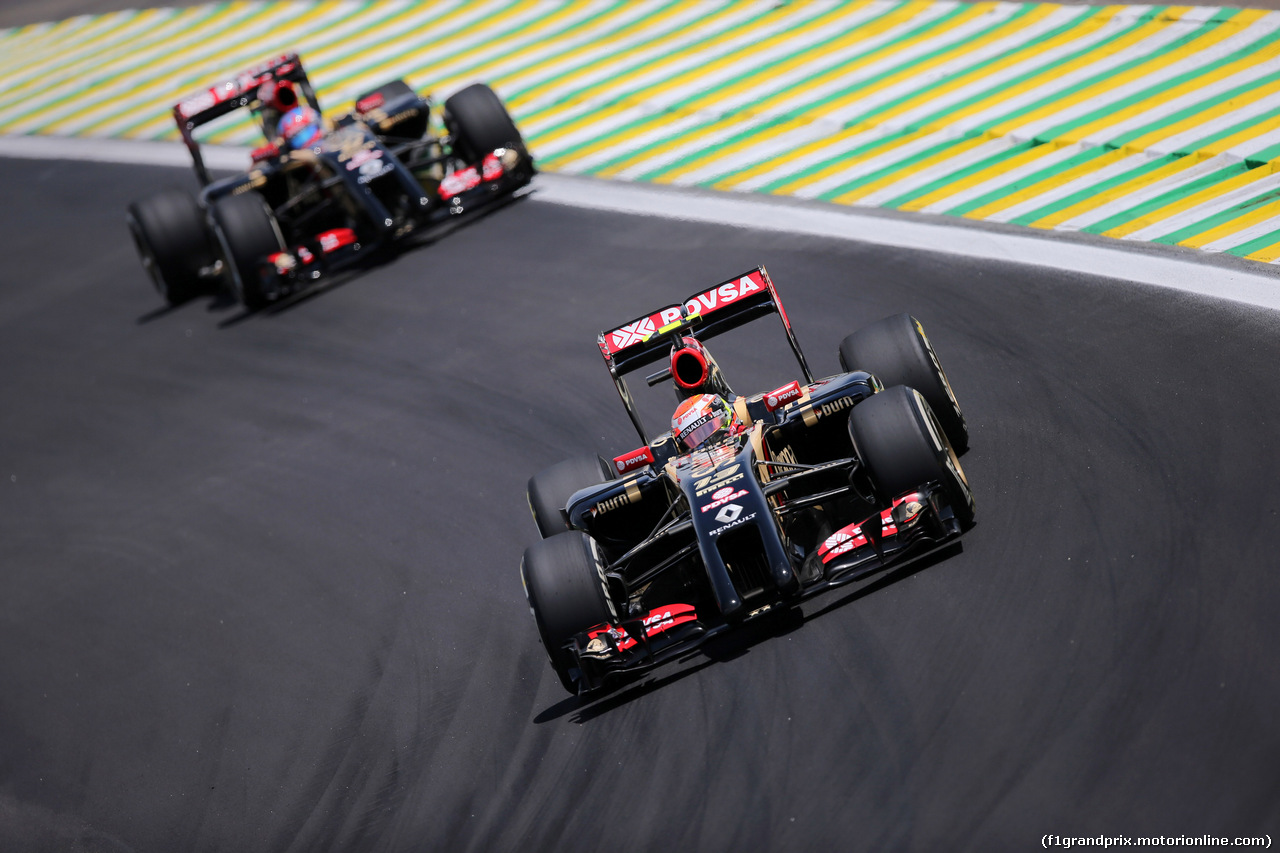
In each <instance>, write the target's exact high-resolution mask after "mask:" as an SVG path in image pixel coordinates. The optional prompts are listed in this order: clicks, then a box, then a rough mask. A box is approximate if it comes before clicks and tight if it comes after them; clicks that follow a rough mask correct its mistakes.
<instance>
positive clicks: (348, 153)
mask: <svg viewBox="0 0 1280 853" xmlns="http://www.w3.org/2000/svg"><path fill="white" fill-rule="evenodd" d="M376 145H377V143H375V142H374V141H373V140H372V139H369V138H368V137H367V136H365V131H364V130H362V129H361V128H360V127H356V126H352V127H346V128H343V129H342V130H339V131H338V132H337V133H335V134H332V135H331V136H329V137H328V138H327V139H325V140H324V141H323V142H321V147H322V148H323V149H324V150H325V151H333V152H335V153H336V154H337V155H338V162H339V163H345V162H347V161H348V160H354V159H355V158H356V157H357V156H361V157H367V155H362V154H361V153H360V152H362V151H371V150H373V149H374V148H375V147H376ZM348 168H350V167H348Z"/></svg>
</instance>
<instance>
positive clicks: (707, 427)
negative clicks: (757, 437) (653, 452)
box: [671, 394, 739, 451]
mask: <svg viewBox="0 0 1280 853" xmlns="http://www.w3.org/2000/svg"><path fill="white" fill-rule="evenodd" d="M738 426H739V423H738V417H737V415H735V414H734V412H733V409H732V408H731V407H730V406H729V404H728V403H726V402H725V401H724V398H723V397H721V396H720V395H718V394H696V395H694V396H692V397H690V398H689V399H687V400H685V401H684V402H683V403H681V404H680V405H679V406H678V407H676V413H675V414H674V415H672V416H671V433H672V434H673V435H674V436H675V437H676V442H677V444H679V445H680V447H681V448H683V449H684V450H685V451H693V450H697V449H698V448H699V447H702V446H703V445H707V444H718V443H720V442H721V441H723V440H724V439H726V438H728V437H729V436H731V435H734V434H736V433H737V432H738V431H739V430H738Z"/></svg>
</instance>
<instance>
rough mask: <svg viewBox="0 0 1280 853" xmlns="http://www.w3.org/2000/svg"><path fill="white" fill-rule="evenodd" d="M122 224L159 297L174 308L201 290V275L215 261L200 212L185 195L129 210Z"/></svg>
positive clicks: (170, 194) (162, 196)
mask: <svg viewBox="0 0 1280 853" xmlns="http://www.w3.org/2000/svg"><path fill="white" fill-rule="evenodd" d="M125 220H126V222H128V224H129V233H130V234H131V235H132V236H133V244H134V246H135V247H137V249H138V257H139V258H140V259H141V260H142V268H143V269H144V270H146V272H147V275H148V276H150V277H151V281H152V283H153V284H154V285H155V288H156V290H157V291H159V292H160V295H161V296H163V297H164V299H165V301H166V302H168V303H169V304H170V305H178V304H181V303H183V302H186V301H187V300H188V299H191V298H192V297H194V296H197V295H199V293H200V292H201V290H202V289H203V286H202V283H201V281H200V270H201V268H203V267H208V266H210V265H212V264H213V262H214V259H215V257H216V255H215V253H214V248H213V242H212V241H211V240H210V238H209V229H208V226H207V225H206V223H205V218H204V211H202V210H201V209H200V205H198V204H196V200H195V198H193V197H192V196H191V194H190V193H188V192H184V191H183V190H165V191H164V192H161V193H157V194H156V195H153V196H148V197H147V198H144V199H139V200H138V201H135V202H134V203H133V204H131V205H129V210H128V213H127V214H126V215H125Z"/></svg>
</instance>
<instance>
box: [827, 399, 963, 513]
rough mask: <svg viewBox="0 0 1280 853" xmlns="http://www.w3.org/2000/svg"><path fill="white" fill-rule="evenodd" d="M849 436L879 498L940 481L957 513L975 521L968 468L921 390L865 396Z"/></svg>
mask: <svg viewBox="0 0 1280 853" xmlns="http://www.w3.org/2000/svg"><path fill="white" fill-rule="evenodd" d="M849 436H850V438H852V439H853V447H854V450H855V451H856V452H857V454H858V458H859V459H861V460H862V464H863V465H864V466H866V468H867V473H868V474H870V476H871V482H872V483H873V484H874V485H875V487H876V491H877V492H878V495H877V496H878V497H879V498H880V500H882V501H884V502H886V503H887V502H888V501H890V500H892V499H893V498H896V497H898V496H900V495H901V494H903V493H904V492H908V491H910V490H912V489H915V488H917V487H919V486H921V485H923V484H925V483H928V482H933V481H937V482H940V483H941V484H942V490H943V494H945V495H946V497H947V501H948V503H950V504H951V509H952V511H953V512H954V513H955V514H956V518H958V519H959V520H960V521H961V523H963V524H965V525H968V524H970V523H972V522H973V515H974V500H973V492H972V491H970V489H969V481H968V480H967V479H966V478H965V475H964V469H963V468H962V467H960V460H959V459H958V458H957V457H956V453H955V451H954V450H953V449H952V447H951V443H950V442H949V441H948V440H947V435H946V433H945V432H943V430H942V427H941V425H940V424H939V423H938V420H937V418H936V417H934V414H933V410H932V409H930V408H929V403H928V402H927V401H926V400H925V399H924V397H923V396H921V394H920V393H919V392H918V391H916V390H915V389H912V388H908V387H906V386H905V385H896V386H894V387H893V388H889V389H886V390H884V391H881V392H880V393H878V394H873V395H872V396H871V397H870V398H868V399H866V400H863V401H862V402H861V403H859V404H858V405H857V406H854V408H853V411H852V412H850V413H849Z"/></svg>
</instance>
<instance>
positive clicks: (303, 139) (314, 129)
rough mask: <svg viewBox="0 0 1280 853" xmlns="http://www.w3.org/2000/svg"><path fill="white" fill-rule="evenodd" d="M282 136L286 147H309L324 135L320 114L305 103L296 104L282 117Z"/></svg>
mask: <svg viewBox="0 0 1280 853" xmlns="http://www.w3.org/2000/svg"><path fill="white" fill-rule="evenodd" d="M279 130H280V136H281V138H282V139H284V144H285V147H286V148H289V149H292V150H297V149H299V148H307V147H308V146H310V145H312V144H313V143H315V142H316V141H318V140H319V139H320V137H321V136H323V135H324V129H323V128H322V127H321V126H320V115H319V113H317V112H316V111H315V110H313V109H311V107H309V106H306V105H305V104H303V105H301V106H296V107H294V108H293V109H291V110H289V111H288V112H287V113H285V114H284V115H283V116H281V117H280V127H279Z"/></svg>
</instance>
